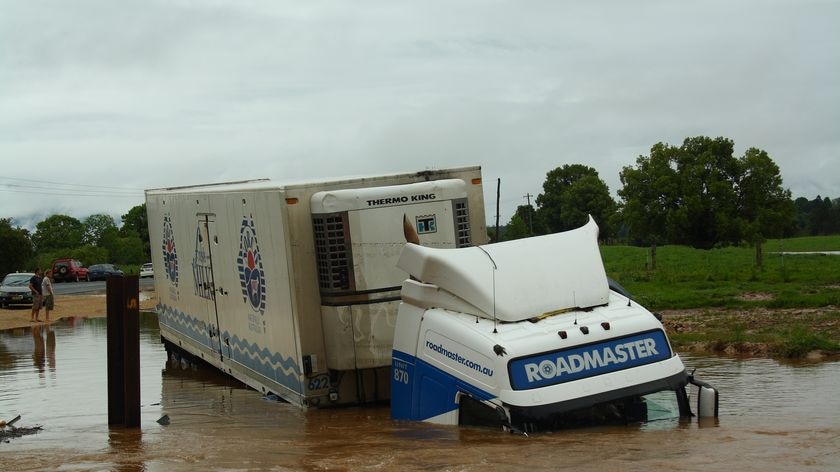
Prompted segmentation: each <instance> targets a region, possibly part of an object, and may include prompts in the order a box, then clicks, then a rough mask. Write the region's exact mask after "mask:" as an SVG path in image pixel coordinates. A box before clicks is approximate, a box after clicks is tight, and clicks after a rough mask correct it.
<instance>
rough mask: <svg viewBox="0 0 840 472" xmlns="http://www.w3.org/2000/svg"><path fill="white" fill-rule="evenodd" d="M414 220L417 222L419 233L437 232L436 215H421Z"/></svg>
mask: <svg viewBox="0 0 840 472" xmlns="http://www.w3.org/2000/svg"><path fill="white" fill-rule="evenodd" d="M414 220H415V221H416V222H417V225H416V226H417V234H428V233H437V218H436V217H435V215H420V216H418V217H416V218H415V219H414Z"/></svg>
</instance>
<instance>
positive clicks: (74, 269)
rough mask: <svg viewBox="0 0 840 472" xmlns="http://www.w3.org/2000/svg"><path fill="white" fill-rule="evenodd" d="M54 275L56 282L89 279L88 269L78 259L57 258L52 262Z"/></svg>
mask: <svg viewBox="0 0 840 472" xmlns="http://www.w3.org/2000/svg"><path fill="white" fill-rule="evenodd" d="M52 276H53V280H55V281H56V282H67V281H71V280H73V281H76V282H78V281H80V280H88V269H87V267H85V266H84V264H82V263H81V262H79V261H77V260H76V259H56V260H54V261H53V263H52Z"/></svg>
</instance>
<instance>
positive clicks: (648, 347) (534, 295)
mask: <svg viewBox="0 0 840 472" xmlns="http://www.w3.org/2000/svg"><path fill="white" fill-rule="evenodd" d="M405 238H406V240H408V241H413V242H412V243H410V244H407V245H406V246H405V247H404V249H403V251H402V254H401V256H400V259H399V261H398V267H400V268H401V269H403V270H404V271H405V272H407V273H408V274H409V277H408V278H407V279H406V280H405V281H404V282H403V285H402V291H401V294H402V300H403V303H402V304H401V305H400V307H399V313H398V316H397V325H396V334H395V335H394V348H393V351H392V352H393V356H392V376H391V416H392V417H393V418H395V419H404V420H415V421H427V422H432V423H439V424H451V425H455V424H460V425H464V424H466V425H483V426H501V427H503V428H505V429H507V430H510V431H518V432H525V433H528V432H532V431H540V430H554V429H560V428H564V427H570V426H581V425H593V424H611V423H620V424H626V423H634V422H647V421H652V420H657V419H667V418H672V419H678V418H688V417H691V416H693V415H695V414H696V415H697V416H700V417H716V416H717V414H718V392H717V391H716V390H715V389H714V387H712V386H711V385H709V384H707V383H705V382H702V381H700V380H698V379H695V378H694V376H693V374H689V373H688V372H687V371H686V368H685V366H684V365H683V363H682V360H681V359H680V357H679V355H677V353H676V352H674V350H673V349H672V348H671V345H670V343H669V341H668V337H667V336H666V334H665V331H664V329H663V327H662V323H661V322H660V319H659V318H658V317H657V316H655V315H654V314H653V313H651V312H650V311H648V310H647V309H645V308H644V307H642V306H641V305H639V304H638V303H636V302H635V301H634V300H633V299H632V298H631V297H630V295H629V294H628V293H627V292H626V290H624V289H623V288H622V287H621V286H620V285H619V284H617V283H615V282H614V281H612V280H610V279H609V278H608V277H607V275H606V272H605V270H604V265H603V261H602V259H601V254H600V250H599V247H598V226H597V224H596V223H595V221H593V220H592V219H591V217H590V219H589V222H588V223H587V224H585V225H584V226H582V227H580V228H577V229H575V230H572V231H567V232H562V233H556V234H551V235H545V236H538V237H531V238H525V239H520V240H515V241H506V242H500V243H495V244H488V245H484V246H473V247H465V248H453V249H443V248H435V247H429V246H425V245H423V244H422V243H419V242H418V240H417V237H416V236H415V235H414V234H413V232H412V228H411V227H410V226H409V225H406V234H405ZM691 389H693V390H694V392H695V393H694V395H695V397H696V409H694V411H692V407H691V402H690V400H689V391H691Z"/></svg>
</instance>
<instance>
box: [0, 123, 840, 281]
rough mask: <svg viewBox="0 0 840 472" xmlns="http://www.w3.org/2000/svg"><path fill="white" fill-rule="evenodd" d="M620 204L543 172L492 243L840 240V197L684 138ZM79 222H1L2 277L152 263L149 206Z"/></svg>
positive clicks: (626, 172) (560, 174)
mask: <svg viewBox="0 0 840 472" xmlns="http://www.w3.org/2000/svg"><path fill="white" fill-rule="evenodd" d="M619 177H620V179H621V183H622V188H620V189H618V196H619V200H618V201H616V200H615V199H613V198H612V196H611V195H610V191H609V188H608V187H607V184H606V183H605V182H604V181H603V180H602V179H601V178H600V176H599V175H598V171H596V170H595V169H594V168H592V167H589V166H586V165H583V164H566V165H563V166H560V167H557V168H555V169H553V170H551V171H549V172H548V173H547V174H546V179H545V182H544V183H543V192H542V193H540V194H539V195H538V196H537V198H536V207H533V206H531V205H530V204H529V205H521V206H519V207H518V208H517V210H516V213H515V214H514V215H513V217H512V218H511V219H510V222H509V223H508V224H507V225H505V226H504V227H503V228H501V231H500V234H499V235H498V236H497V235H496V234H495V233H494V232H493V231H492V230H491V231H490V236H491V239H492V240H511V239H518V238H523V237H527V236H532V235H540V234H549V233H555V232H559V231H567V230H570V229H574V228H577V227H579V226H581V225H583V224H584V223H585V222H586V218H587V215H592V216H593V217H594V218H595V220H596V221H597V222H598V225H599V227H600V229H601V232H600V238H601V239H602V240H606V241H612V242H622V243H627V244H634V245H656V244H683V245H688V246H693V247H696V248H706V249H707V248H712V247H716V246H724V245H737V244H741V243H744V242H746V243H750V244H760V243H761V242H762V241H764V240H765V239H767V238H777V237H790V236H804V235H825V234H838V233H840V199H835V200H832V199H830V198H828V197H820V196H818V197H817V198H815V199H814V200H808V199H806V198H804V197H800V198H797V199H796V200H795V201H794V200H793V199H792V198H791V193H790V191H789V190H787V189H785V188H784V187H783V186H782V177H781V174H780V172H779V167H778V166H777V165H776V163H775V162H773V159H771V158H770V156H769V155H768V154H767V152H765V151H762V150H760V149H757V148H749V149H747V151H746V152H745V153H744V154H743V155H742V156H735V155H734V142H733V141H732V140H730V139H727V138H723V137H718V138H709V137H706V136H697V137H690V138H686V139H685V140H684V141H683V143H682V145H680V146H673V145H668V144H664V143H661V142H660V143H657V144H655V145H654V146H653V147H652V148H651V150H650V154H649V155H642V156H639V157H638V158H637V159H636V162H635V164H633V165H629V166H626V167H624V168H623V169H622V170H621V172H620V174H619ZM121 220H122V225H121V226H120V227H119V228H118V227H117V225H116V222H115V221H114V219H113V218H112V217H110V216H108V215H104V214H95V215H91V216H89V217H87V218H84V219H83V220H78V219H76V218H73V217H71V216H67V215H52V216H50V217H49V218H47V219H45V220H44V221H41V222H40V223H38V224H37V225H36V229H35V232H34V233H32V234H30V232H29V231H28V230H26V229H24V228H20V227H13V226H12V222H11V219H8V218H5V219H3V218H0V274H5V273H8V272H14V271H16V270H23V269H32V268H34V267H48V266H49V265H50V263H51V262H52V260H53V259H56V258H59V257H72V258H75V259H79V260H80V261H82V262H83V263H85V264H87V265H89V264H94V263H100V262H110V263H115V264H142V263H144V262H147V261H149V260H150V257H151V252H150V248H149V229H148V221H147V216H146V205H145V204H142V205H137V206H135V207H133V208H131V210H129V211H128V213H126V214H125V215H122V217H121Z"/></svg>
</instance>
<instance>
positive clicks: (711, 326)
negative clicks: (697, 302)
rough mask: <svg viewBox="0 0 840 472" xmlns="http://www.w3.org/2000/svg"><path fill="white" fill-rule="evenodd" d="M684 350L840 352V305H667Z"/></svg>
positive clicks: (814, 355)
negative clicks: (719, 307)
mask: <svg viewBox="0 0 840 472" xmlns="http://www.w3.org/2000/svg"><path fill="white" fill-rule="evenodd" d="M662 323H663V324H664V325H665V330H666V331H667V332H668V334H669V336H670V338H671V342H672V344H674V346H675V347H676V348H677V349H678V350H680V351H694V352H716V353H726V354H731V355H746V356H756V357H798V358H808V359H812V360H819V359H827V358H835V357H837V356H840V307H835V306H827V307H820V308H791V309H780V308H779V309H770V308H750V309H737V310H736V309H726V310H710V309H693V310H666V311H663V312H662Z"/></svg>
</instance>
